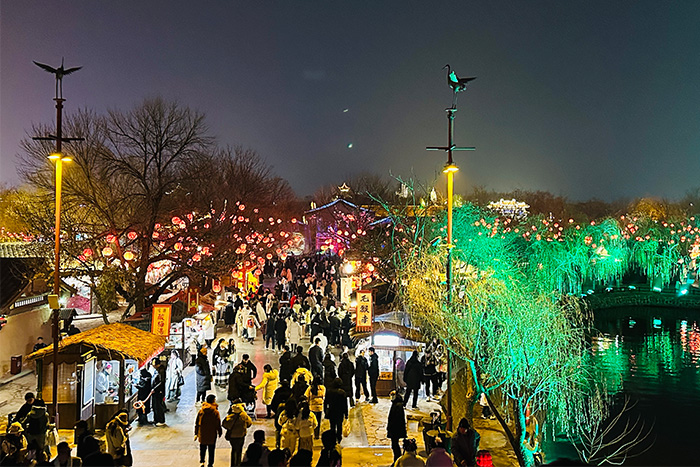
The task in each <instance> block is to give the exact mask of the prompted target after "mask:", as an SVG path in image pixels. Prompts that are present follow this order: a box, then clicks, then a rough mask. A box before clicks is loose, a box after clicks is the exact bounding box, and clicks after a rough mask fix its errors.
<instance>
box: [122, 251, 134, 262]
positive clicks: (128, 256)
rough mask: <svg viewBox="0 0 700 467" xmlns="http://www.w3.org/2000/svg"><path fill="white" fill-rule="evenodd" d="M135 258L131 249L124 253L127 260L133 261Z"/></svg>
mask: <svg viewBox="0 0 700 467" xmlns="http://www.w3.org/2000/svg"><path fill="white" fill-rule="evenodd" d="M134 258H135V256H134V254H133V253H132V252H131V251H127V252H126V253H124V259H125V260H127V261H133V259H134Z"/></svg>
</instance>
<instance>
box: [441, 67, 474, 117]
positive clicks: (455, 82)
mask: <svg viewBox="0 0 700 467" xmlns="http://www.w3.org/2000/svg"><path fill="white" fill-rule="evenodd" d="M442 69H443V70H444V69H447V84H448V85H449V86H450V87H451V88H452V108H453V109H456V108H457V93H458V92H462V91H466V90H467V85H468V84H469V82H470V81H474V80H475V79H476V76H470V77H468V78H460V77H459V76H457V73H455V72H454V71H452V68H450V64H449V63H448V64H447V65H445V66H444V67H442Z"/></svg>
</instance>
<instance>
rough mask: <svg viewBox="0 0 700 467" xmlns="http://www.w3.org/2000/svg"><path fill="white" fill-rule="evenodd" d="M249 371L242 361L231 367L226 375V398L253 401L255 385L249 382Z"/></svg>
mask: <svg viewBox="0 0 700 467" xmlns="http://www.w3.org/2000/svg"><path fill="white" fill-rule="evenodd" d="M251 381H252V379H251V377H250V372H249V370H248V368H247V366H246V365H245V363H244V362H241V363H239V364H238V365H236V366H235V367H234V368H233V371H232V372H231V375H230V376H229V377H228V395H227V397H226V398H227V399H228V400H229V401H231V402H233V401H235V400H236V399H241V400H242V401H243V402H247V403H249V402H253V401H254V400H255V387H254V386H253V385H252V383H251Z"/></svg>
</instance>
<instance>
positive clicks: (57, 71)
mask: <svg viewBox="0 0 700 467" xmlns="http://www.w3.org/2000/svg"><path fill="white" fill-rule="evenodd" d="M34 63H35V64H36V65H37V66H38V67H40V68H42V69H43V70H46V71H48V72H49V73H52V74H54V75H56V97H55V98H54V102H56V135H49V136H44V137H35V138H33V139H35V140H41V141H56V151H55V152H54V153H52V154H50V155H49V159H50V160H53V161H55V162H56V225H55V240H54V242H55V245H54V274H53V294H54V295H55V300H56V301H57V300H58V299H59V298H60V294H61V274H60V270H61V256H60V251H61V188H62V184H63V163H64V162H70V161H71V160H72V159H71V157H70V156H65V155H64V154H63V147H62V143H63V142H64V141H65V142H70V141H82V140H83V138H65V137H63V129H62V121H63V103H64V102H65V99H63V76H65V75H67V74H70V73H73V72H75V71H78V70H79V69H80V68H81V67H76V68H69V69H67V70H65V69H64V68H63V60H61V66H60V67H59V68H52V67H50V66H48V65H43V64H41V63H37V62H34ZM59 315H60V305H58V304H54V305H53V306H52V318H53V320H52V338H53V384H52V390H53V392H52V402H53V409H54V423H55V424H56V427H58V344H59V341H60V338H61V336H60V333H59V329H58V321H59Z"/></svg>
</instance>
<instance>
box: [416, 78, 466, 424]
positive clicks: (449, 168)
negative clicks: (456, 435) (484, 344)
mask: <svg viewBox="0 0 700 467" xmlns="http://www.w3.org/2000/svg"><path fill="white" fill-rule="evenodd" d="M446 68H448V72H447V73H448V75H447V76H448V79H447V83H448V85H449V86H450V87H451V88H452V92H453V99H452V107H449V108H447V109H445V111H446V112H447V146H428V147H426V148H425V149H427V150H428V151H445V152H446V153H447V163H446V164H445V167H444V168H443V169H442V171H443V173H444V174H445V175H447V266H446V274H445V279H446V282H447V284H446V286H447V306H448V307H450V308H451V307H452V246H453V245H452V204H453V202H452V198H453V196H454V175H455V172H457V171H459V167H457V164H455V163H454V161H453V160H452V151H475V150H476V148H475V147H457V146H455V144H454V141H453V134H454V121H455V112H457V93H458V92H462V91H465V90H466V89H467V83H468V82H470V81H472V80H474V79H476V78H474V77H472V78H465V79H463V80H460V79H459V78H457V75H456V74H454V72H451V70H450V69H449V65H447V66H446ZM452 75H454V79H453V76H452ZM446 344H447V343H446ZM445 349H446V350H447V430H452V350H450V346H449V345H445Z"/></svg>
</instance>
